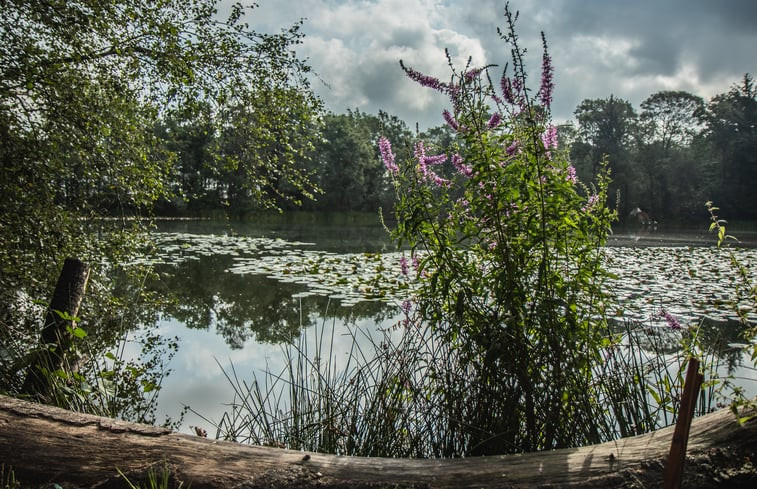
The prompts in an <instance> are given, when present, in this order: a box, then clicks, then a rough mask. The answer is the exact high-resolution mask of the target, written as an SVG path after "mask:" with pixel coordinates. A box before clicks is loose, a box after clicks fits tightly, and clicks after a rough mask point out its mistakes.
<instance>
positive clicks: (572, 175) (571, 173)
mask: <svg viewBox="0 0 757 489" xmlns="http://www.w3.org/2000/svg"><path fill="white" fill-rule="evenodd" d="M565 179H566V180H567V181H569V182H570V183H573V184H575V183H577V182H578V176H577V175H576V168H575V167H574V166H573V165H570V166H568V176H566V177H565Z"/></svg>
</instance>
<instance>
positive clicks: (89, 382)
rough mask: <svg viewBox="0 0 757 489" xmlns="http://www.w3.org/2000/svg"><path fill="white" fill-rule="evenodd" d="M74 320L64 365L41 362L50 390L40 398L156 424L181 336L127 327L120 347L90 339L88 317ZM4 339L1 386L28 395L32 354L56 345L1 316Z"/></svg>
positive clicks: (168, 422)
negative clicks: (42, 341)
mask: <svg viewBox="0 0 757 489" xmlns="http://www.w3.org/2000/svg"><path fill="white" fill-rule="evenodd" d="M71 320H72V322H71V326H70V331H71V333H72V334H71V338H72V340H73V342H72V344H71V347H70V348H69V349H68V350H67V351H66V352H65V354H64V357H63V365H62V367H61V368H57V367H55V369H53V368H50V367H47V368H46V367H45V366H44V365H43V366H42V367H41V368H42V375H44V376H45V377H46V379H47V380H48V382H47V384H48V385H49V386H50V391H49V394H47V395H46V396H45V397H44V398H42V399H40V400H41V401H43V402H45V403H47V404H51V405H55V406H58V407H62V408H64V409H68V410H71V411H77V412H86V413H91V414H96V415H99V416H107V417H112V418H119V419H124V420H129V421H134V422H139V423H149V424H156V423H157V422H158V420H157V419H156V417H155V411H156V408H157V396H158V393H159V392H160V388H161V383H162V380H163V378H164V377H165V376H167V375H168V374H169V372H168V371H167V370H166V365H167V364H168V363H169V362H170V360H171V358H173V355H174V354H175V352H176V350H177V348H178V343H177V339H176V338H174V339H167V338H163V337H161V336H160V335H158V334H155V333H150V332H145V333H142V334H141V335H136V336H135V335H131V334H126V333H124V334H123V336H122V337H121V338H120V339H119V340H118V341H117V343H116V345H115V347H113V348H109V347H108V346H106V344H107V343H106V342H103V341H90V340H89V338H88V333H87V330H86V329H85V328H87V329H89V326H88V325H87V323H86V322H84V323H82V321H81V320H80V319H79V318H71ZM82 326H84V327H82ZM0 339H1V340H2V345H3V347H2V349H0V353H1V354H0V392H3V393H4V394H10V395H15V396H24V395H27V394H25V393H24V392H23V387H22V385H23V382H24V377H25V376H26V375H28V373H27V368H26V366H27V364H28V361H29V358H32V356H33V355H34V354H35V352H36V350H38V349H45V348H55V345H45V344H38V343H37V338H34V337H33V336H32V335H29V334H28V333H27V332H26V331H24V330H23V329H22V328H18V327H14V326H13V325H10V324H7V323H4V322H0ZM104 343H106V344H104ZM137 346H138V347H139V350H138V351H139V353H138V354H136V352H135V349H136V348H137ZM182 416H183V415H182ZM180 422H181V419H179V420H177V421H172V420H170V419H166V420H164V421H162V424H164V425H170V426H173V427H176V426H178V425H179V424H180Z"/></svg>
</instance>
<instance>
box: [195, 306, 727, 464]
mask: <svg viewBox="0 0 757 489" xmlns="http://www.w3.org/2000/svg"><path fill="white" fill-rule="evenodd" d="M336 334H337V332H336V329H335V327H334V325H333V324H332V325H330V326H329V325H325V324H324V325H321V326H320V327H318V328H316V329H315V330H313V331H306V332H305V333H303V335H302V336H301V337H300V338H299V340H298V341H297V342H296V343H294V344H292V345H289V346H288V347H286V348H285V349H284V351H283V354H284V357H285V366H284V368H283V369H281V370H278V371H272V370H270V369H267V370H266V371H265V372H263V374H262V375H261V376H258V375H255V374H253V377H252V379H251V380H249V381H248V380H245V379H244V378H243V377H242V376H240V374H239V372H237V371H236V369H235V368H234V366H233V365H231V366H230V367H228V368H226V369H224V373H225V374H226V377H227V379H228V381H229V382H230V383H231V385H232V386H233V388H234V393H235V394H234V399H233V400H232V401H231V403H230V404H229V409H228V411H227V412H226V413H225V414H224V415H223V417H222V418H221V420H220V421H219V422H216V423H213V424H214V425H215V426H216V430H217V431H216V436H217V437H219V438H223V439H227V440H233V441H237V442H242V443H251V444H258V445H267V446H274V447H281V448H289V449H297V450H307V451H316V452H324V453H335V454H343V455H357V456H384V457H419V458H432V457H461V456H470V455H480V454H496V453H508V452H520V451H522V448H521V446H522V445H521V442H522V440H520V439H519V438H518V436H519V434H520V433H521V431H519V429H518V427H514V426H512V423H513V421H512V416H511V411H509V410H508V406H503V405H502V403H501V400H502V399H507V396H504V395H502V396H499V397H498V394H500V393H499V392H497V391H496V390H495V389H494V388H492V387H491V386H487V385H485V384H482V383H481V378H480V375H479V374H478V372H477V371H476V370H475V369H473V368H470V367H469V365H470V364H471V359H470V358H466V359H460V358H459V355H460V350H459V349H455V348H452V347H450V346H449V344H448V343H447V342H446V341H443V339H442V338H440V337H438V335H435V334H434V332H433V330H432V329H431V328H428V327H424V326H423V325H422V322H420V321H419V320H417V318H407V319H406V320H405V321H403V322H402V324H398V325H397V326H396V327H395V328H392V329H390V330H386V331H381V332H379V333H378V334H376V335H370V334H367V333H358V332H352V333H346V334H349V335H351V337H350V338H349V339H350V341H351V343H350V348H349V350H348V351H347V353H346V354H342V353H338V352H337V349H336V348H335V345H336V342H335V335H336ZM671 345H674V346H675V347H674V348H671ZM603 352H604V357H603V359H602V361H598V362H596V364H595V365H594V367H593V373H592V382H591V388H592V389H593V390H594V391H595V392H596V396H593V397H595V398H596V399H598V402H597V403H596V404H595V405H591V406H582V407H581V409H580V410H577V412H582V413H586V414H585V415H584V416H581V417H575V418H571V419H565V420H562V422H563V423H564V424H565V428H566V429H569V430H572V432H573V434H574V438H573V439H574V441H575V443H574V445H573V446H578V445H583V444H587V443H600V442H604V441H609V440H614V439H617V438H620V437H626V436H633V435H638V434H642V433H646V432H649V431H652V430H656V429H659V428H661V427H664V426H667V425H669V424H672V423H673V422H674V421H675V419H676V416H677V408H678V403H679V401H680V395H681V392H682V388H683V378H684V372H685V369H686V365H687V360H688V357H689V355H691V354H692V353H696V354H698V356H699V357H700V358H701V359H702V365H703V366H704V374H705V378H706V382H705V384H704V386H703V389H702V392H701V395H700V397H699V403H698V406H697V414H704V413H707V412H710V411H712V410H713V409H714V408H715V406H716V403H717V402H718V399H719V396H720V394H721V390H722V388H723V387H724V383H723V382H721V381H720V380H721V379H719V374H718V370H719V368H720V367H721V365H720V363H719V358H720V357H719V356H718V354H717V352H715V351H708V350H706V349H704V348H703V347H702V345H701V343H700V341H699V338H698V333H697V329H696V328H692V329H691V330H684V331H675V330H670V329H668V328H665V327H660V326H651V325H639V324H636V323H630V322H627V323H623V324H622V325H621V329H620V331H619V332H618V334H617V336H616V337H615V338H613V339H612V341H610V338H608V342H607V346H606V348H604V350H603ZM342 357H344V358H342ZM222 368H223V367H222ZM502 385H507V384H506V383H504V382H500V383H497V384H496V387H499V386H502ZM584 399H586V398H584ZM568 401H570V400H568ZM513 409H515V408H514V407H513ZM548 415H549V413H545V416H548ZM206 421H208V422H211V423H212V421H210V420H206ZM492 426H498V427H500V430H498V431H497V430H492V428H491V427H492ZM586 433H593V436H591V437H586V436H585V434H586Z"/></svg>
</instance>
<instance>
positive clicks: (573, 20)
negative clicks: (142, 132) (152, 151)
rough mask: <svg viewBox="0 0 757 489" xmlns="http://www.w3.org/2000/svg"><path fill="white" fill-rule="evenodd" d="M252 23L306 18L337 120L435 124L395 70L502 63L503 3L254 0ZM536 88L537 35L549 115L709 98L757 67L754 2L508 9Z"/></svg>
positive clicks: (428, 106) (564, 2)
mask: <svg viewBox="0 0 757 489" xmlns="http://www.w3.org/2000/svg"><path fill="white" fill-rule="evenodd" d="M260 3H261V6H260V8H258V9H255V10H254V16H253V19H251V20H253V22H252V24H253V25H254V26H255V27H256V28H258V29H260V30H263V31H268V32H275V31H277V30H278V29H280V28H282V27H286V26H289V25H291V24H292V23H293V22H295V21H296V20H298V19H300V18H306V21H305V24H304V27H303V31H304V32H305V34H306V38H305V42H304V44H303V45H302V46H301V47H300V49H299V52H300V53H301V54H302V55H303V56H306V57H308V58H309V59H310V64H311V65H312V67H313V68H314V70H315V71H316V72H318V73H319V74H320V76H321V77H322V78H323V80H324V81H326V82H327V83H328V85H329V86H330V88H327V87H326V86H324V85H323V84H321V83H320V82H317V81H316V82H314V85H313V86H314V88H315V90H316V91H317V93H318V94H319V95H320V96H321V97H322V98H323V99H324V101H325V102H326V104H327V106H328V107H329V108H330V109H331V110H333V111H335V112H343V111H345V110H346V109H347V108H354V107H359V108H360V109H361V110H364V111H367V112H374V113H375V112H377V111H378V110H379V109H383V110H386V111H388V112H389V113H392V114H395V115H397V116H399V117H401V118H402V119H404V120H405V121H406V122H408V123H409V124H410V125H413V124H414V122H415V121H420V122H421V124H422V125H424V126H425V125H437V124H439V123H440V122H441V121H440V119H439V114H440V113H441V110H442V109H443V108H444V107H445V106H446V100H445V99H444V97H440V96H436V95H435V94H433V93H430V91H429V90H427V89H422V88H421V87H417V86H414V84H413V83H412V82H411V81H409V80H408V79H406V78H405V77H404V75H403V73H402V71H401V70H400V68H399V65H398V62H399V60H400V59H403V60H404V61H405V62H406V63H407V64H408V65H411V66H413V67H414V68H416V69H418V70H419V71H422V72H424V73H427V74H429V75H433V76H436V77H441V78H442V79H446V78H447V77H448V76H449V72H448V68H447V64H446V59H445V58H444V49H445V48H449V50H450V52H451V53H452V55H453V58H454V59H453V61H454V62H455V64H456V65H457V66H463V65H464V64H465V62H466V60H467V58H468V56H472V57H473V60H474V64H480V63H483V62H488V63H496V64H499V65H500V66H502V65H503V64H504V63H506V62H507V61H508V58H509V47H507V46H506V45H505V44H504V43H503V41H502V40H501V39H500V38H499V36H498V35H497V32H496V27H497V26H502V25H503V24H504V18H503V12H504V2H503V1H500V0H445V1H442V0H371V1H369V0H290V1H288V2H279V1H275V0H260ZM511 7H512V8H513V9H519V10H520V12H521V13H520V18H519V20H518V22H517V25H516V28H517V31H518V34H519V36H520V42H521V45H522V47H525V48H527V49H528V51H529V52H528V55H527V59H526V63H527V67H528V69H529V73H530V74H531V80H538V71H539V66H540V62H541V42H540V39H539V33H540V31H544V32H545V33H546V36H547V40H548V42H549V46H550V50H551V53H552V56H553V61H554V65H555V75H556V77H555V81H556V84H557V85H556V91H555V102H554V104H553V111H554V115H555V118H556V119H558V120H564V119H567V118H570V117H571V116H572V112H573V110H574V109H575V107H576V106H577V105H578V104H579V103H580V102H581V100H583V99H584V98H606V97H608V96H609V95H610V94H614V95H615V96H618V97H621V98H624V99H627V100H629V101H631V102H632V103H633V104H635V105H636V104H638V103H640V102H641V100H643V99H644V98H646V97H647V96H649V95H651V94H652V93H654V92H656V91H659V90H676V89H680V90H688V91H691V92H692V93H695V94H697V95H700V96H702V97H705V98H709V97H711V96H713V95H715V94H717V93H722V92H724V91H726V90H727V89H728V88H729V87H730V85H732V84H733V83H736V82H738V80H739V78H740V77H741V76H742V75H743V74H744V73H746V72H751V73H754V72H755V71H756V70H757V59H755V57H754V54H753V46H754V45H756V44H757V24H755V23H754V22H753V21H752V22H749V21H747V19H749V18H751V19H752V20H754V18H757V17H755V15H757V2H750V1H746V0H739V1H733V2H706V1H699V0H697V1H694V0H686V1H684V0H669V1H668V2H665V3H659V2H657V1H656V0H654V1H653V0H638V1H636V2H625V3H620V2H606V1H605V0H585V1H581V2H578V1H570V0H543V1H539V2H533V1H526V0H520V1H511Z"/></svg>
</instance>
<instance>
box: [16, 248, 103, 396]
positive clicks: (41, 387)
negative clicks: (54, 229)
mask: <svg viewBox="0 0 757 489" xmlns="http://www.w3.org/2000/svg"><path fill="white" fill-rule="evenodd" d="M88 279H89V265H87V264H86V263H84V262H82V261H80V260H77V259H75V258H66V261H65V262H64V263H63V269H62V270H61V272H60V277H58V283H57V285H56V286H55V291H54V292H53V297H52V300H51V301H50V305H49V306H48V308H47V313H46V315H45V326H44V328H43V329H42V335H41V337H40V349H39V352H38V354H37V355H35V356H34V359H33V360H32V362H31V364H30V365H29V368H28V370H27V373H26V379H25V380H24V386H23V392H24V393H26V394H30V395H35V396H37V397H44V396H45V395H46V394H48V393H49V389H50V384H49V380H48V379H47V377H46V376H45V375H44V374H43V373H42V369H43V368H44V369H47V371H48V372H53V371H55V370H58V369H60V368H61V367H62V366H63V358H64V355H65V354H66V352H67V351H68V349H69V348H70V347H71V341H72V338H71V333H70V332H69V331H68V327H69V326H71V325H72V322H71V321H68V320H66V319H64V318H63V317H61V315H60V314H59V313H64V314H66V315H68V316H69V317H75V316H76V314H77V313H78V312H79V306H80V305H81V301H82V299H83V298H84V292H85V290H86V288H87V280H88Z"/></svg>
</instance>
